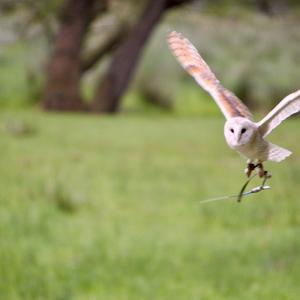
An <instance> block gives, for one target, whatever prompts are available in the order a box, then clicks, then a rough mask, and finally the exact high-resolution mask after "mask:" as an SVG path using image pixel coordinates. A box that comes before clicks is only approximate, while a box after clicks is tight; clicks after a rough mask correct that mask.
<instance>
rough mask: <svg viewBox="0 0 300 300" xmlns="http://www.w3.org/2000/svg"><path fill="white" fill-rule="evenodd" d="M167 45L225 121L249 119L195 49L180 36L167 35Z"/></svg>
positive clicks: (245, 110)
mask: <svg viewBox="0 0 300 300" xmlns="http://www.w3.org/2000/svg"><path fill="white" fill-rule="evenodd" d="M168 45H169V48H170V49H171V51H172V53H173V54H174V56H175V57H176V58H177V60H178V61H179V63H180V64H181V65H182V67H183V68H184V69H185V70H186V71H187V72H188V73H189V74H190V75H191V76H193V77H194V79H195V80H196V82H197V83H198V84H199V85H200V86H201V87H202V88H203V89H204V90H206V91H207V92H208V93H209V94H210V95H211V96H212V97H213V99H214V100H215V101H216V103H217V105H218V106H219V107H220V109H221V111H222V112H223V114H224V116H225V117H226V119H230V118H233V117H244V118H248V119H251V118H252V115H251V113H250V111H249V110H248V108H247V107H246V106H245V105H244V104H243V103H242V102H241V101H240V100H239V99H238V98H237V97H236V96H235V95H234V94H233V93H232V92H230V91H229V90H227V89H225V88H224V87H223V86H222V85H221V84H220V82H219V80H218V79H217V78H216V76H215V75H214V73H213V72H212V71H211V69H210V68H209V66H208V65H207V64H206V62H205V61H204V60H203V58H202V57H201V56H200V54H199V53H198V51H197V49H196V48H195V47H194V46H193V45H192V44H191V43H190V42H189V40H188V39H186V38H185V37H184V36H183V35H182V34H180V33H178V32H176V31H172V32H170V33H169V34H168Z"/></svg>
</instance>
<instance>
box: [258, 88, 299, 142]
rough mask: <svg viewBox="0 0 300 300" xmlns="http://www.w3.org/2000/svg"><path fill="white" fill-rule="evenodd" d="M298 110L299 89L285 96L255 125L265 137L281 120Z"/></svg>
mask: <svg viewBox="0 0 300 300" xmlns="http://www.w3.org/2000/svg"><path fill="white" fill-rule="evenodd" d="M298 111H300V90H298V91H297V92H294V93H292V94H290V95H288V96H286V97H285V98H284V99H283V100H281V101H280V102H279V104H277V105H276V106H275V107H274V108H273V109H272V110H271V111H270V112H269V113H268V114H267V115H266V116H265V117H264V118H263V119H262V120H261V121H260V122H258V123H257V124H256V125H257V126H258V128H259V131H260V132H261V134H262V136H264V137H265V136H267V135H268V134H269V133H270V132H271V131H272V130H273V129H274V128H275V127H277V126H278V125H279V124H280V123H281V122H282V121H283V120H285V119H286V118H288V117H289V116H290V115H293V114H295V113H297V112H298Z"/></svg>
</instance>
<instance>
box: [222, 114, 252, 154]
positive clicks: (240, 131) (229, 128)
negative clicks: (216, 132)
mask: <svg viewBox="0 0 300 300" xmlns="http://www.w3.org/2000/svg"><path fill="white" fill-rule="evenodd" d="M256 133H257V127H256V125H255V124H254V123H253V122H251V121H250V120H248V119H246V118H241V117H236V118H231V119H229V120H227V122H226V123H225V126H224V135H225V138H226V141H227V143H228V145H229V146H230V147H231V148H236V147H239V146H242V145H245V144H248V143H249V142H251V141H252V140H253V138H254V137H255V135H256Z"/></svg>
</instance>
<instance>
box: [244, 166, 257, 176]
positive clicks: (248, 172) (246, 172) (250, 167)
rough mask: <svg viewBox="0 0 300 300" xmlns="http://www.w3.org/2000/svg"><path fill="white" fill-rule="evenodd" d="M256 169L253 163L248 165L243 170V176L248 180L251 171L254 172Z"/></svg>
mask: <svg viewBox="0 0 300 300" xmlns="http://www.w3.org/2000/svg"><path fill="white" fill-rule="evenodd" d="M255 168H256V165H255V164H253V163H248V164H247V168H246V169H245V171H244V172H245V174H246V176H247V177H248V178H249V177H250V176H251V173H252V171H254V170H255Z"/></svg>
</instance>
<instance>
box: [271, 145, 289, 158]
mask: <svg viewBox="0 0 300 300" xmlns="http://www.w3.org/2000/svg"><path fill="white" fill-rule="evenodd" d="M268 148H269V149H268V150H269V151H268V152H269V153H268V160H272V161H276V162H280V161H282V160H284V159H286V158H287V157H288V156H290V155H291V154H292V152H291V151H289V150H287V149H284V148H282V147H279V146H277V145H274V144H272V143H268Z"/></svg>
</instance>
